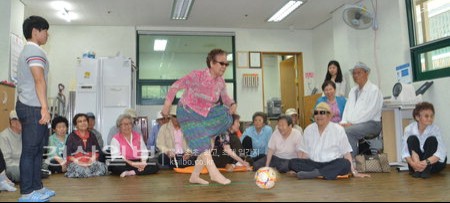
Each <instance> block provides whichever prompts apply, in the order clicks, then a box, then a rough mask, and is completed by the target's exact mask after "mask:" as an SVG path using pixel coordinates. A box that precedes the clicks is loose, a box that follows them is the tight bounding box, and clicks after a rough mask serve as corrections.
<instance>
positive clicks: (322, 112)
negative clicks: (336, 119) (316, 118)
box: [314, 110, 330, 115]
mask: <svg viewBox="0 0 450 203" xmlns="http://www.w3.org/2000/svg"><path fill="white" fill-rule="evenodd" d="M325 114H330V112H329V111H317V110H314V115H325Z"/></svg>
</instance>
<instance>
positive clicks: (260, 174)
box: [255, 167, 277, 189]
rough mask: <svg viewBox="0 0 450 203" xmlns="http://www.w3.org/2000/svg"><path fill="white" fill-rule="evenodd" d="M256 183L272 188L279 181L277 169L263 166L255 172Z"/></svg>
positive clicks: (264, 187)
mask: <svg viewBox="0 0 450 203" xmlns="http://www.w3.org/2000/svg"><path fill="white" fill-rule="evenodd" d="M255 180H256V185H257V186H258V187H260V188H262V189H271V188H273V186H275V182H276V181H277V171H276V170H275V169H273V168H270V167H262V168H260V169H258V171H256V174H255Z"/></svg>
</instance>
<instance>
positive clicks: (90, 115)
mask: <svg viewBox="0 0 450 203" xmlns="http://www.w3.org/2000/svg"><path fill="white" fill-rule="evenodd" d="M86 115H87V117H88V130H89V131H91V132H92V133H94V135H95V137H96V138H97V141H98V145H100V148H102V149H103V138H102V134H101V133H100V132H99V131H98V130H96V129H95V128H94V127H95V115H94V113H92V112H88V113H86Z"/></svg>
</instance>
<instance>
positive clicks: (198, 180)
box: [189, 177, 209, 185]
mask: <svg viewBox="0 0 450 203" xmlns="http://www.w3.org/2000/svg"><path fill="white" fill-rule="evenodd" d="M189 182H190V183H192V184H201V185H208V184H209V182H208V181H206V180H203V179H201V178H200V177H197V178H193V177H191V178H189Z"/></svg>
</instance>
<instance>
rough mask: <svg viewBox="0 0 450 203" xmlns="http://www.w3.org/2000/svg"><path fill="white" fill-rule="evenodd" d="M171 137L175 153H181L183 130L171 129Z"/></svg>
mask: <svg viewBox="0 0 450 203" xmlns="http://www.w3.org/2000/svg"><path fill="white" fill-rule="evenodd" d="M173 135H174V136H173V139H174V143H175V154H183V153H184V152H183V132H181V129H178V130H176V129H175V130H174V131H173Z"/></svg>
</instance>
